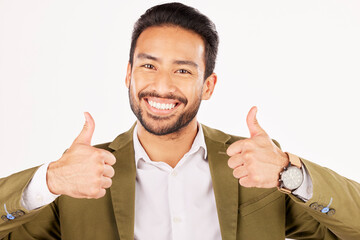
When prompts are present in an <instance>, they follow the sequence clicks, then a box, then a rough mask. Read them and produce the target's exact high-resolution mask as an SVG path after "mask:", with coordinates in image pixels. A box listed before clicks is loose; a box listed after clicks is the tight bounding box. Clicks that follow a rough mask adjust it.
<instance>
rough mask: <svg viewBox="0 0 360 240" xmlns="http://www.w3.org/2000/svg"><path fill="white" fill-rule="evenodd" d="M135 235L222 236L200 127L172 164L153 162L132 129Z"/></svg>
mask: <svg viewBox="0 0 360 240" xmlns="http://www.w3.org/2000/svg"><path fill="white" fill-rule="evenodd" d="M133 137H134V149H135V164H136V184H135V189H136V191H135V239H141V240H142V239H157V240H169V239H172V240H182V239H209V240H211V239H214V240H215V239H221V235H220V225H219V220H218V215H217V210H216V203H215V195H214V189H213V186H212V180H211V174H210V169H209V164H208V161H207V149H206V145H205V140H204V134H203V131H202V128H201V127H199V131H198V133H197V135H196V137H195V140H194V142H193V144H192V146H191V149H190V151H189V152H188V153H186V154H185V155H184V156H183V157H182V159H181V160H180V161H179V162H178V164H177V165H176V166H175V168H172V167H170V166H169V165H168V164H167V163H164V162H153V161H151V160H150V159H149V157H148V155H147V154H146V152H145V150H144V148H143V147H142V146H141V144H140V142H139V140H138V137H137V129H136V128H135V131H134V136H133Z"/></svg>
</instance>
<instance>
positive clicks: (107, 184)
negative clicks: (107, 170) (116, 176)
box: [101, 177, 112, 188]
mask: <svg viewBox="0 0 360 240" xmlns="http://www.w3.org/2000/svg"><path fill="white" fill-rule="evenodd" d="M111 185H112V180H111V178H108V177H102V178H101V188H109V187H111Z"/></svg>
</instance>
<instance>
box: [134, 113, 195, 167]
mask: <svg viewBox="0 0 360 240" xmlns="http://www.w3.org/2000/svg"><path fill="white" fill-rule="evenodd" d="M137 126H138V129H137V135H138V138H139V141H140V143H141V145H142V146H143V148H144V149H145V151H146V153H147V155H148V156H149V158H150V159H151V160H152V161H155V162H165V163H167V164H169V165H170V166H171V167H172V168H174V167H175V166H176V165H177V163H178V162H179V161H180V159H181V158H182V157H183V156H184V155H185V153H187V152H188V151H189V150H190V148H191V146H192V144H193V142H194V139H195V137H196V134H197V131H198V126H197V120H196V118H194V119H193V120H192V121H191V122H190V123H189V124H188V125H187V126H186V127H183V128H182V129H180V130H179V131H177V132H174V133H171V134H168V135H164V136H157V135H154V134H152V133H149V132H148V131H146V129H145V128H144V127H143V126H142V125H141V124H140V122H139V121H138V122H137Z"/></svg>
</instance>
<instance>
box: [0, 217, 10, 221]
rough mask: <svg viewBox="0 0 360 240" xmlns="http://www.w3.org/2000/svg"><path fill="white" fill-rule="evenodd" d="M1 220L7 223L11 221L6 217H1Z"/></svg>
mask: <svg viewBox="0 0 360 240" xmlns="http://www.w3.org/2000/svg"><path fill="white" fill-rule="evenodd" d="M1 219H2V220H3V221H5V222H7V221H9V219H8V218H7V217H6V215H3V216H1Z"/></svg>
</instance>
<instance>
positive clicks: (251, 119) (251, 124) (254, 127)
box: [246, 106, 265, 137]
mask: <svg viewBox="0 0 360 240" xmlns="http://www.w3.org/2000/svg"><path fill="white" fill-rule="evenodd" d="M256 113H257V107H255V106H254V107H252V108H251V109H250V111H249V113H248V115H247V117H246V123H247V126H248V128H249V132H250V137H255V136H257V135H260V134H262V133H265V131H264V129H262V128H261V127H260V125H259V123H258V121H257V119H256Z"/></svg>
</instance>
